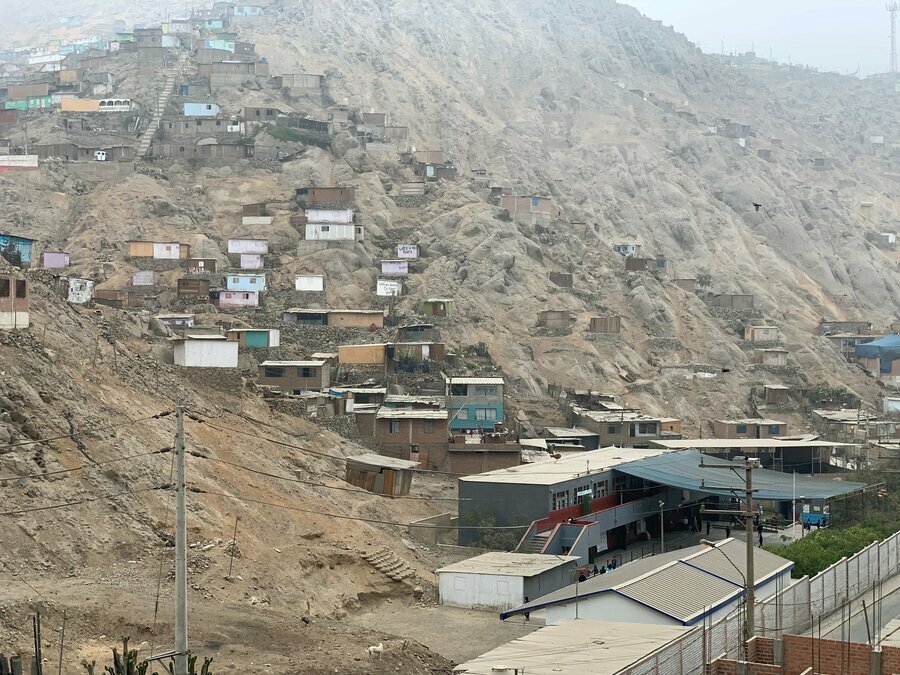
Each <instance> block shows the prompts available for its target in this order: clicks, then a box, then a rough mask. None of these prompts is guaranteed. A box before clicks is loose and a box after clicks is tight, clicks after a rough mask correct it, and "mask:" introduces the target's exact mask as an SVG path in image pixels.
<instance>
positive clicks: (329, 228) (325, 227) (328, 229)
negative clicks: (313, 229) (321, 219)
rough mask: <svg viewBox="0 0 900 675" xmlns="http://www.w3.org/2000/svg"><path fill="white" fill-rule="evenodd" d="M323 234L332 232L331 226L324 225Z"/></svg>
mask: <svg viewBox="0 0 900 675" xmlns="http://www.w3.org/2000/svg"><path fill="white" fill-rule="evenodd" d="M322 232H331V227H330V226H329V225H322Z"/></svg>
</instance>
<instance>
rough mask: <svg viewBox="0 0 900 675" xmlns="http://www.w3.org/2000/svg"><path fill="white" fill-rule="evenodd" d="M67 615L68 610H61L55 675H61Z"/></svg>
mask: <svg viewBox="0 0 900 675" xmlns="http://www.w3.org/2000/svg"><path fill="white" fill-rule="evenodd" d="M67 614H68V610H65V609H64V610H63V622H62V631H61V634H60V636H59V671H58V673H57V675H62V664H63V650H64V649H65V646H66V615H67Z"/></svg>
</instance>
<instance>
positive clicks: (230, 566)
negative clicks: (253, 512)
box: [227, 516, 239, 579]
mask: <svg viewBox="0 0 900 675" xmlns="http://www.w3.org/2000/svg"><path fill="white" fill-rule="evenodd" d="M238 520H239V518H238V516H235V517H234V534H232V535H231V560H230V561H229V563H228V577H227V578H228V579H231V571H232V570H233V569H234V550H235V548H236V547H237V526H238Z"/></svg>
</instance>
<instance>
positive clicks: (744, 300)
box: [704, 293, 754, 309]
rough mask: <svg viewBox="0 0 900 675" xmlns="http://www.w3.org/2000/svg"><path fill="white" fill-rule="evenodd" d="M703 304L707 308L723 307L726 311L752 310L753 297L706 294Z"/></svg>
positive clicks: (733, 294)
mask: <svg viewBox="0 0 900 675" xmlns="http://www.w3.org/2000/svg"><path fill="white" fill-rule="evenodd" d="M704 302H705V303H706V304H707V305H708V306H709V307H724V308H726V309H753V302H754V297H753V296H752V295H742V294H739V293H727V294H713V293H708V294H707V296H706V297H705V298H704Z"/></svg>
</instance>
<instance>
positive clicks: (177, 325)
mask: <svg viewBox="0 0 900 675" xmlns="http://www.w3.org/2000/svg"><path fill="white" fill-rule="evenodd" d="M156 318H157V319H158V320H159V321H161V322H162V323H163V324H164V325H166V326H168V327H169V328H172V329H182V328H191V327H192V326H193V325H194V315H193V314H158V315H157V316H156Z"/></svg>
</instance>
